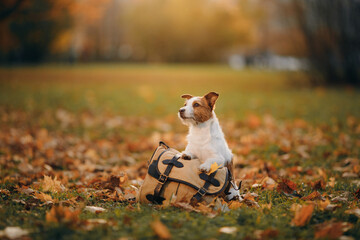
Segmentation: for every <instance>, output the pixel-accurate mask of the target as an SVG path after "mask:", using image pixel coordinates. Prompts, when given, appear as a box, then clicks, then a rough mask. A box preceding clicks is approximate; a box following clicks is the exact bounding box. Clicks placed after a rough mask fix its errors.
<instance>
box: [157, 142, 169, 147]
mask: <svg viewBox="0 0 360 240" xmlns="http://www.w3.org/2000/svg"><path fill="white" fill-rule="evenodd" d="M161 145H163V146H165V147H166V148H170V147H169V146H168V145H167V144H166V143H164V142H163V141H160V142H159V146H161Z"/></svg>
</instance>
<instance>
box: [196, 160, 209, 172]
mask: <svg viewBox="0 0 360 240" xmlns="http://www.w3.org/2000/svg"><path fill="white" fill-rule="evenodd" d="M210 168H211V163H208V162H205V163H203V164H201V165H200V166H199V170H200V171H201V172H209V171H210Z"/></svg>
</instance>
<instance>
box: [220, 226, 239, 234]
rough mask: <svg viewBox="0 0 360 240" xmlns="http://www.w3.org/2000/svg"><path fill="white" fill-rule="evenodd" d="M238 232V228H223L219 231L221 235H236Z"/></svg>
mask: <svg viewBox="0 0 360 240" xmlns="http://www.w3.org/2000/svg"><path fill="white" fill-rule="evenodd" d="M236 231H237V228H236V227H222V228H220V229H219V232H220V233H225V234H235V233H236Z"/></svg>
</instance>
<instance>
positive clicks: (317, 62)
mask: <svg viewBox="0 0 360 240" xmlns="http://www.w3.org/2000/svg"><path fill="white" fill-rule="evenodd" d="M273 2H275V3H276V4H277V6H278V7H277V20H278V21H282V26H283V27H282V28H281V31H280V32H282V33H283V34H281V38H282V39H283V42H284V41H285V42H287V43H290V44H291V46H290V49H291V51H292V52H293V53H294V54H300V55H303V56H305V57H306V58H307V59H308V60H309V70H310V71H309V73H310V75H309V76H310V79H311V81H312V83H313V84H314V85H319V84H328V85H339V84H345V85H357V86H359V85H360V67H359V66H360V19H359V16H360V1H357V0H316V1H314V0H290V1H273ZM282 49H283V50H284V49H285V48H282Z"/></svg>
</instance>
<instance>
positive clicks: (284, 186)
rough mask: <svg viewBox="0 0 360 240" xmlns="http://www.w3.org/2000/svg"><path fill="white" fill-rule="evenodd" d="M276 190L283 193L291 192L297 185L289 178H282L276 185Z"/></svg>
mask: <svg viewBox="0 0 360 240" xmlns="http://www.w3.org/2000/svg"><path fill="white" fill-rule="evenodd" d="M276 189H277V191H278V192H281V191H283V192H285V193H289V194H291V193H293V192H294V191H296V190H297V186H296V184H295V183H294V182H292V181H290V180H289V179H282V181H281V182H280V183H279V184H278V186H277V188H276Z"/></svg>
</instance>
